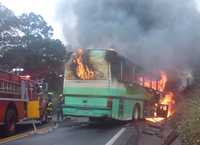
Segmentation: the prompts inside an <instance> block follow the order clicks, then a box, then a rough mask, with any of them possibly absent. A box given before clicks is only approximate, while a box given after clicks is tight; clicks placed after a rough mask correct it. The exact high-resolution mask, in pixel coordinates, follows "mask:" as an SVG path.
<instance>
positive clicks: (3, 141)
mask: <svg viewBox="0 0 200 145" xmlns="http://www.w3.org/2000/svg"><path fill="white" fill-rule="evenodd" d="M48 131H49V127H44V128H40V129H37V131H36V132H34V131H28V132H25V133H21V134H17V135H13V136H10V137H6V138H4V139H0V144H5V143H8V142H11V141H15V140H19V139H22V138H24V137H28V136H31V135H34V134H37V133H38V134H45V133H48Z"/></svg>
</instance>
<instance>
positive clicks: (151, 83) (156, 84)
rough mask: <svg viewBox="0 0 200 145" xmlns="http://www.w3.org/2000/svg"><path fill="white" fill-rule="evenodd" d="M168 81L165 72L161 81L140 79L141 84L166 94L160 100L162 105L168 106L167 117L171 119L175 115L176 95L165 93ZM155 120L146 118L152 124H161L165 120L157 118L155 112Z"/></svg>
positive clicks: (161, 73) (161, 75)
mask: <svg viewBox="0 0 200 145" xmlns="http://www.w3.org/2000/svg"><path fill="white" fill-rule="evenodd" d="M167 81H168V78H167V74H166V73H165V72H163V71H161V72H160V79H159V80H151V79H145V78H144V77H140V78H139V84H140V85H142V86H144V87H146V88H150V89H153V90H156V91H159V92H161V93H163V94H164V97H162V98H161V99H160V102H159V103H160V104H163V105H168V114H167V117H170V116H171V115H172V114H173V113H174V104H175V101H174V94H173V92H164V91H165V88H166V83H167ZM154 116H155V117H153V118H146V120H148V121H151V122H160V121H162V120H164V118H162V117H157V114H156V112H154Z"/></svg>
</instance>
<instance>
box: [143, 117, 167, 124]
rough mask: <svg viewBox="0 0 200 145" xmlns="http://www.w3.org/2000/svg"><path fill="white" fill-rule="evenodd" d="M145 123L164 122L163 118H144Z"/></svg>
mask: <svg viewBox="0 0 200 145" xmlns="http://www.w3.org/2000/svg"><path fill="white" fill-rule="evenodd" d="M145 120H146V121H150V122H154V123H156V122H161V121H163V120H165V118H164V117H149V118H145Z"/></svg>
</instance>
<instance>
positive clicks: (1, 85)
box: [0, 81, 3, 91]
mask: <svg viewBox="0 0 200 145" xmlns="http://www.w3.org/2000/svg"><path fill="white" fill-rule="evenodd" d="M0 91H3V81H0Z"/></svg>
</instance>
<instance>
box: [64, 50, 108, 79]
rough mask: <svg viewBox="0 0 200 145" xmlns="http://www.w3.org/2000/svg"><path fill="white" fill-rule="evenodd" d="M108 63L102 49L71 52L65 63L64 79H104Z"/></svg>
mask: <svg viewBox="0 0 200 145" xmlns="http://www.w3.org/2000/svg"><path fill="white" fill-rule="evenodd" d="M107 78H108V63H107V61H106V60H105V51H104V50H95V49H94V50H82V49H79V50H78V51H76V52H75V53H73V54H72V55H71V57H70V59H69V61H68V62H67V63H66V65H65V79H66V80H106V79H107Z"/></svg>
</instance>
